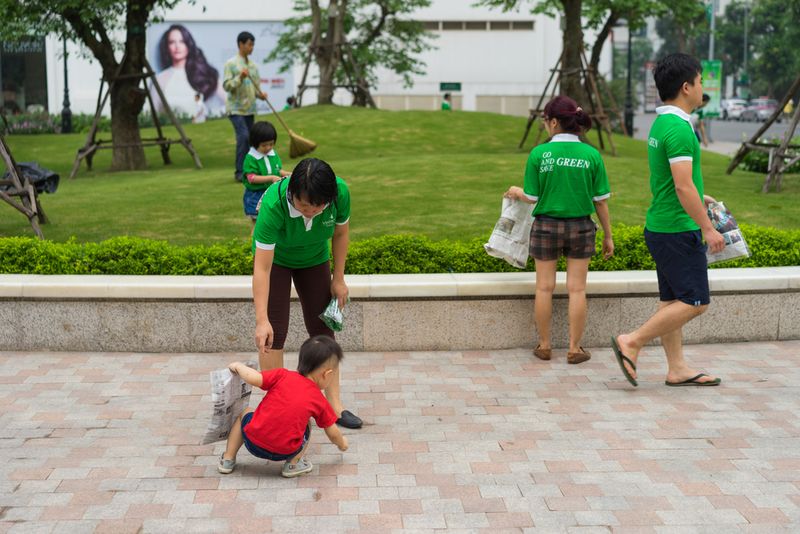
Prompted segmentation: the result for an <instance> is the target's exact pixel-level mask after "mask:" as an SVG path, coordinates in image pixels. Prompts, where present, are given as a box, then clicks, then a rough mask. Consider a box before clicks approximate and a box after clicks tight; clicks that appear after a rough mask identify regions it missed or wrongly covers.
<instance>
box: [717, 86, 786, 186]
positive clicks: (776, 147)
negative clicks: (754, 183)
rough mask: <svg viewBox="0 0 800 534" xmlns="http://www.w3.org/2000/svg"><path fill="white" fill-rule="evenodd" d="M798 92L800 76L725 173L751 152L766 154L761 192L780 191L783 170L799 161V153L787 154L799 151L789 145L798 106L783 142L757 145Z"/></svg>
mask: <svg viewBox="0 0 800 534" xmlns="http://www.w3.org/2000/svg"><path fill="white" fill-rule="evenodd" d="M798 91H800V76H798V77H797V79H796V80H795V81H794V83H793V84H792V86H791V87H790V88H789V90H788V91H787V92H786V96H784V97H783V100H782V101H781V102H780V103H779V104H778V107H777V108H775V112H774V113H773V114H772V116H771V117H770V118H769V119H767V122H765V123H764V124H762V125H761V128H759V129H758V131H757V132H756V133H754V134H753V136H752V137H751V138H750V140H749V141H745V142H744V143H742V146H740V147H739V151H738V152H737V153H736V155H735V156H734V157H733V159H732V160H731V164H730V165H728V169H727V170H726V171H725V172H726V173H728V174H731V173H732V172H733V170H734V169H735V168H736V167H737V166H738V165H739V164H740V163H741V162H742V160H744V157H745V156H746V155H747V153H748V152H750V151H751V150H757V151H759V152H767V153H768V154H769V165H768V172H767V177H766V178H765V179H764V185H763V186H762V188H761V192H762V193H768V192H769V190H770V187H771V186H773V185H774V186H775V191H780V190H781V182H782V181H783V172H784V170H786V169H788V168H789V167H791V166H792V165H794V164H795V163H797V162H798V161H800V152H795V153H794V154H792V153H790V152H789V150H790V149H791V150H795V151H798V150H800V145H793V144H791V142H792V137H793V136H794V133H795V131H796V130H797V124H798V122H800V106H797V109H795V110H794V115H792V118H791V121H790V122H789V127H788V128H787V129H786V132H785V133H784V134H783V141H781V142H780V143H763V142H762V143H759V142H758V140H759V138H760V137H761V136H762V135H763V134H764V132H766V131H767V130H769V128H770V126H772V125H773V124H774V123H775V121H777V120H778V117H780V116H781V114H782V113H783V108H784V107H786V104H787V103H788V102H789V100H791V99H792V98H794V95H795V94H797V93H798Z"/></svg>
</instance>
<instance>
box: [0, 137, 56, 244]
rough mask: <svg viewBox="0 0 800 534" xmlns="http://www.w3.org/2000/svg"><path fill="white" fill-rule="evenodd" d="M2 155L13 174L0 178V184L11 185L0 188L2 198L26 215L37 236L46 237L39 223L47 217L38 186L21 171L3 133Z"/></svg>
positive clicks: (10, 172)
mask: <svg viewBox="0 0 800 534" xmlns="http://www.w3.org/2000/svg"><path fill="white" fill-rule="evenodd" d="M0 156H2V158H3V161H4V162H5V164H6V168H7V169H8V173H9V174H10V176H11V179H10V180H0V185H3V186H11V187H10V189H8V190H6V191H3V190H0V200H3V201H5V202H6V203H8V204H9V205H10V206H11V207H12V208H14V209H16V210H17V211H19V212H20V213H22V214H23V215H25V216H26V217H27V218H28V222H29V223H30V225H31V228H33V232H34V233H35V234H36V237H38V238H39V239H44V234H42V229H41V228H39V223H41V224H45V223H47V217H46V216H45V214H44V210H42V205H41V204H40V203H39V196H38V194H37V193H36V188H35V187H34V186H33V184H32V183H31V182H30V181H29V180H28V178H27V177H26V176H25V175H24V174H22V173H20V172H19V168H18V167H17V163H16V161H14V156H12V155H11V149H10V148H9V147H8V145H7V144H6V140H5V138H4V137H3V136H2V135H0Z"/></svg>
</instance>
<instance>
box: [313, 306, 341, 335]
mask: <svg viewBox="0 0 800 534" xmlns="http://www.w3.org/2000/svg"><path fill="white" fill-rule="evenodd" d="M319 318H320V319H322V322H323V323H325V326H327V327H328V328H330V329H331V330H333V331H334V332H341V331H342V328H344V312H343V311H342V309H341V308H339V299H337V298H336V297H333V298H332V299H331V301H330V302H329V303H328V306H327V307H326V308H325V311H324V312H322V313H321V314H320V315H319Z"/></svg>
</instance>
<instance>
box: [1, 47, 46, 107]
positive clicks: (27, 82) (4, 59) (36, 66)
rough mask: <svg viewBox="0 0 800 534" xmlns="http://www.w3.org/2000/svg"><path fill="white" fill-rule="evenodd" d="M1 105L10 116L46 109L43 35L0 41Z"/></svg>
mask: <svg viewBox="0 0 800 534" xmlns="http://www.w3.org/2000/svg"><path fill="white" fill-rule="evenodd" d="M0 87H2V93H0V106H2V109H3V112H4V113H7V114H9V115H13V114H17V113H25V112H34V111H46V110H47V59H46V56H45V45H44V38H43V37H42V38H39V39H31V40H28V41H19V42H13V43H12V42H0Z"/></svg>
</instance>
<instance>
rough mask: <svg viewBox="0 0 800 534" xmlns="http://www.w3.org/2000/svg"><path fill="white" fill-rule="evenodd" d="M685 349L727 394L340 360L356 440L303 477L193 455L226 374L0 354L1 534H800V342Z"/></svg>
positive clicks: (172, 364)
mask: <svg viewBox="0 0 800 534" xmlns="http://www.w3.org/2000/svg"><path fill="white" fill-rule="evenodd" d="M687 352H688V354H689V356H690V357H691V358H692V360H694V361H695V362H696V363H697V364H698V365H701V366H704V367H707V368H708V369H711V370H714V371H715V372H716V373H718V374H719V375H720V376H722V377H723V379H724V383H723V385H722V386H721V387H719V388H699V389H698V388H667V387H665V386H664V385H663V375H664V372H665V371H664V360H663V357H662V356H661V353H660V351H657V350H656V349H649V351H648V352H647V353H646V354H645V356H644V357H643V359H642V360H641V365H640V384H641V385H640V387H639V388H638V390H634V389H633V388H631V387H629V386H628V385H627V383H626V382H624V380H623V379H622V376H621V374H620V372H619V371H618V369H617V367H616V363H615V362H614V359H613V357H612V356H611V353H610V351H609V350H608V349H606V348H601V349H596V350H595V357H594V358H593V359H592V360H591V361H590V362H588V363H586V364H582V365H580V366H567V365H566V364H565V362H564V355H563V354H562V353H558V354H557V355H556V359H555V360H554V361H552V362H549V363H547V362H540V361H534V360H532V359H531V357H529V355H528V352H527V351H523V350H508V351H491V352H437V353H422V352H419V353H410V354H409V353H385V354H378V353H351V354H348V355H347V360H346V367H345V373H346V374H345V382H344V385H345V388H344V390H345V392H346V396H345V398H346V400H347V402H348V404H349V406H350V407H352V408H355V411H356V412H357V413H359V414H360V415H361V416H362V417H363V418H364V419H365V420H366V421H367V425H366V426H365V428H364V429H363V430H361V431H348V434H349V437H350V444H351V446H350V450H349V451H348V452H346V453H344V454H341V453H339V452H338V450H336V448H335V447H334V446H333V445H331V444H329V443H327V442H323V441H324V435H323V433H322V432H321V431H320V430H319V429H315V430H314V433H313V437H312V439H313V440H314V442H315V443H314V444H313V445H312V447H311V449H310V455H309V458H310V459H311V460H312V462H314V464H315V468H314V472H313V474H312V475H309V476H304V477H300V478H297V479H283V478H281V477H280V476H279V470H280V465H279V464H276V463H273V464H268V463H264V462H263V461H259V460H257V459H255V458H253V457H252V456H250V455H249V454H248V453H247V452H246V451H244V449H243V451H242V452H241V453H240V456H239V465H238V466H237V469H236V471H234V473H233V474H231V475H228V476H223V475H219V474H218V473H217V471H216V464H217V458H218V457H219V455H220V453H221V450H222V444H221V443H218V444H215V445H206V446H201V445H198V442H199V440H200V436H201V434H202V433H203V430H204V429H205V425H206V423H207V419H208V417H209V413H210V406H209V404H210V402H209V386H208V371H209V370H211V369H212V368H217V367H222V366H224V365H225V364H226V363H227V362H228V361H230V360H232V359H235V358H236V357H237V355H233V354H217V355H214V354H177V355H175V354H119V353H114V354H110V353H109V354H66V353H42V354H32V353H8V352H6V353H0V383H2V389H0V392H1V393H0V448H2V451H3V455H2V458H3V460H4V461H3V462H2V464H0V532H69V533H70V534H75V533H79V532H113V533H114V534H122V533H125V532H171V533H173V532H225V531H247V532H264V531H267V530H270V529H271V530H273V531H276V532H292V531H304V532H339V531H353V532H355V531H359V532H367V531H372V532H380V533H381V534H386V533H389V532H393V531H403V532H411V531H420V532H423V531H433V530H437V529H447V530H448V531H451V532H458V531H460V532H480V531H486V532H492V533H493V534H499V533H501V532H558V531H562V532H586V533H594V532H609V531H612V532H659V533H661V532H680V533H683V532H713V533H714V534H719V533H721V532H792V531H794V532H798V531H800V419H798V414H800V410H799V409H798V399H799V398H800V388H798V384H800V370H799V369H798V365H797V360H798V357H797V355H798V353H799V352H800V342H783V343H749V344H741V345H704V346H692V347H688V349H687ZM238 356H239V357H244V358H246V357H247V356H250V357H252V355H238ZM289 363H290V364H293V363H294V362H293V361H292V359H291V357H290V359H289ZM257 399H260V395H259V396H257V398H256V399H255V400H257Z"/></svg>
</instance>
